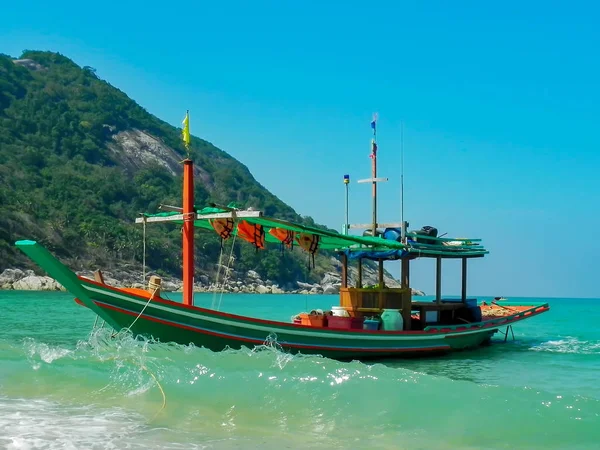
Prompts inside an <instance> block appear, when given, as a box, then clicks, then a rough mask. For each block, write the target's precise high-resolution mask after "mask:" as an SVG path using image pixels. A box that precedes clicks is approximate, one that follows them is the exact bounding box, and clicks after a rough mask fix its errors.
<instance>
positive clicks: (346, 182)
mask: <svg viewBox="0 0 600 450" xmlns="http://www.w3.org/2000/svg"><path fill="white" fill-rule="evenodd" d="M344 185H345V186H346V208H345V220H346V221H345V222H344V234H346V235H347V234H348V228H350V222H349V219H348V186H349V185H350V175H344Z"/></svg>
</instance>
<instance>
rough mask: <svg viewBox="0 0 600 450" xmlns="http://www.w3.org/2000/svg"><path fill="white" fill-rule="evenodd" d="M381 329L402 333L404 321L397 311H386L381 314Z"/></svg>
mask: <svg viewBox="0 0 600 450" xmlns="http://www.w3.org/2000/svg"><path fill="white" fill-rule="evenodd" d="M381 329H382V330H385V331H401V330H403V329H404V320H402V316H401V315H400V311H398V310H397V309H384V310H383V312H382V313H381Z"/></svg>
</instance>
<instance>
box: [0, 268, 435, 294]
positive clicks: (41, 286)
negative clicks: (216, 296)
mask: <svg viewBox="0 0 600 450" xmlns="http://www.w3.org/2000/svg"><path fill="white" fill-rule="evenodd" d="M75 273H76V274H77V275H78V276H82V277H86V278H89V279H92V280H93V279H94V272H91V271H78V272H75ZM102 274H103V277H104V281H105V282H106V284H108V285H110V286H113V287H116V288H138V289H147V288H148V280H149V278H150V277H151V276H153V275H154V276H158V275H157V274H156V273H154V272H148V273H147V274H146V275H145V280H146V282H145V283H142V282H141V281H140V280H142V278H143V277H142V273H141V272H139V273H138V272H131V271H120V270H116V271H110V270H107V271H103V272H102ZM197 278H198V279H197V282H196V283H194V292H196V293H203V292H204V293H214V292H223V293H231V294H236V293H237V294H301V295H306V294H313V295H315V294H316V295H319V294H321V295H322V294H332V295H334V294H336V295H337V294H339V292H340V287H341V278H340V275H339V273H336V272H328V273H326V274H325V275H324V276H323V278H322V280H321V282H320V283H305V282H302V281H296V282H295V284H296V286H294V285H293V284H292V283H287V285H285V286H280V285H279V284H278V283H276V282H273V281H271V280H264V281H263V280H262V279H261V278H260V276H259V275H258V273H256V272H255V271H253V270H249V271H248V272H246V273H245V274H239V273H232V274H230V275H229V276H228V277H227V278H225V280H224V281H221V282H220V283H218V284H217V283H211V282H210V280H209V278H208V276H207V275H200V276H198V277H197ZM351 278H352V277H350V280H349V281H351ZM370 278H372V277H369V276H367V277H365V285H367V284H369V281H370V280H369V279H370ZM161 280H162V284H161V290H162V291H163V292H182V291H183V283H182V281H181V280H179V279H177V278H174V277H168V276H165V277H162V276H161ZM350 284H354V283H350ZM385 284H386V285H387V286H389V287H399V284H398V282H397V281H396V280H395V279H393V278H390V277H388V278H387V279H386V280H385ZM3 290H4V291H10V290H14V291H63V292H65V291H66V290H65V288H64V287H63V286H62V285H61V284H60V283H58V282H57V281H56V280H54V279H53V278H51V277H49V276H45V275H36V274H35V272H34V271H33V270H22V269H18V268H15V269H5V270H4V271H3V272H2V273H1V274H0V291H3ZM412 293H413V295H417V296H422V295H425V294H424V293H423V292H422V291H419V290H417V289H413V290H412Z"/></svg>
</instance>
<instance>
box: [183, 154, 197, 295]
mask: <svg viewBox="0 0 600 450" xmlns="http://www.w3.org/2000/svg"><path fill="white" fill-rule="evenodd" d="M194 216H195V211H194V163H193V162H192V160H191V159H186V160H184V161H183V304H184V305H187V306H192V305H193V304H194V218H195V217H194Z"/></svg>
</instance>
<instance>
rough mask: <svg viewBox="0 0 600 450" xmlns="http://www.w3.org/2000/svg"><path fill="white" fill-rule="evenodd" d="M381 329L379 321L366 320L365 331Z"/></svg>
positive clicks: (364, 323)
mask: <svg viewBox="0 0 600 450" xmlns="http://www.w3.org/2000/svg"><path fill="white" fill-rule="evenodd" d="M378 329H379V320H371V319H366V320H365V321H364V322H363V330H371V331H377V330H378Z"/></svg>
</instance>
